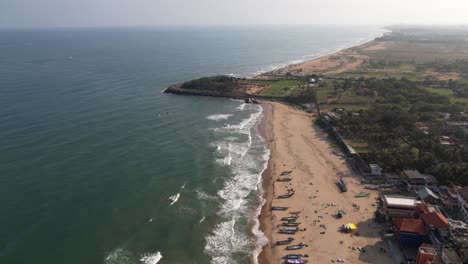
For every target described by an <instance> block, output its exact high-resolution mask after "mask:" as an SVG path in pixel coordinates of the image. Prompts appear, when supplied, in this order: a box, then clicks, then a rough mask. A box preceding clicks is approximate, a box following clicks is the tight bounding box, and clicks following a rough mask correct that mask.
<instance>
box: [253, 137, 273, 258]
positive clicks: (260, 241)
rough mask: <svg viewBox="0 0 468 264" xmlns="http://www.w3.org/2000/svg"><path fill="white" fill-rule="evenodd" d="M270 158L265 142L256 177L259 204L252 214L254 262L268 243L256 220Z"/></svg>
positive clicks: (263, 202)
mask: <svg viewBox="0 0 468 264" xmlns="http://www.w3.org/2000/svg"><path fill="white" fill-rule="evenodd" d="M262 141H263V142H264V143H266V142H265V140H264V139H263V138H262ZM269 160H270V150H269V149H268V148H267V145H266V144H265V151H264V153H263V169H262V171H261V172H260V175H259V177H258V183H257V185H258V188H259V190H260V192H259V193H258V196H257V198H258V199H259V200H260V204H259V206H258V207H257V210H256V211H255V215H254V218H253V219H254V226H253V227H252V233H253V234H254V236H255V237H256V243H255V249H254V250H253V252H252V262H253V263H254V264H258V256H259V255H260V253H262V250H263V247H265V246H266V245H267V244H268V238H267V237H266V235H265V233H263V232H262V230H260V221H259V220H258V218H259V216H260V214H261V212H262V207H263V206H264V205H265V202H266V200H265V199H264V198H263V194H264V190H263V187H262V174H263V173H264V172H265V170H266V169H267V168H268V161H269Z"/></svg>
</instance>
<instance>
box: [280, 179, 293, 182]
mask: <svg viewBox="0 0 468 264" xmlns="http://www.w3.org/2000/svg"><path fill="white" fill-rule="evenodd" d="M277 181H279V182H290V181H291V178H280V179H278V180H277Z"/></svg>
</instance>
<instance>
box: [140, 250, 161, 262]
mask: <svg viewBox="0 0 468 264" xmlns="http://www.w3.org/2000/svg"><path fill="white" fill-rule="evenodd" d="M161 259H162V255H161V252H159V251H158V252H156V253H151V254H144V255H143V256H141V258H140V261H141V262H142V263H145V264H156V263H158V262H159V261H160V260H161Z"/></svg>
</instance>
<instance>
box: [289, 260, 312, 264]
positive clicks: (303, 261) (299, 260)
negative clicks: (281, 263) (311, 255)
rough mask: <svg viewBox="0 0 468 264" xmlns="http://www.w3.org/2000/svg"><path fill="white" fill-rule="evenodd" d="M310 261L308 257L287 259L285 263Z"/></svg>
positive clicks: (294, 263)
mask: <svg viewBox="0 0 468 264" xmlns="http://www.w3.org/2000/svg"><path fill="white" fill-rule="evenodd" d="M307 262H309V261H308V260H307V259H287V260H286V262H285V263H288V264H305V263H307Z"/></svg>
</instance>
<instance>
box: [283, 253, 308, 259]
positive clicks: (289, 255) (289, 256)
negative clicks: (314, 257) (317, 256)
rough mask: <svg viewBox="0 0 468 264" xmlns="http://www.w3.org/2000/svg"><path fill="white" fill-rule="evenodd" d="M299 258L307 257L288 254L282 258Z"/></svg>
mask: <svg viewBox="0 0 468 264" xmlns="http://www.w3.org/2000/svg"><path fill="white" fill-rule="evenodd" d="M300 257H308V255H302V254H288V255H285V256H284V257H283V258H284V259H299V258H300Z"/></svg>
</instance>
